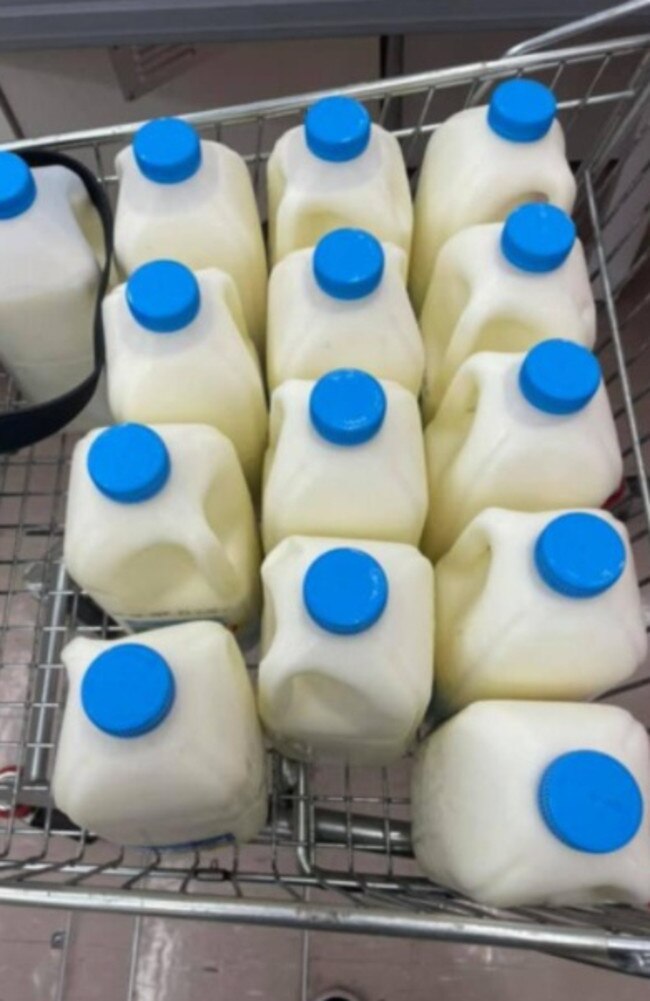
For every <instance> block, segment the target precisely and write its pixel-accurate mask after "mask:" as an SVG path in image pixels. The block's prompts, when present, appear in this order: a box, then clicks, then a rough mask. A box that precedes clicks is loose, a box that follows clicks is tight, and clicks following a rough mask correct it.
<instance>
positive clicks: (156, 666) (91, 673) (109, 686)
mask: <svg viewBox="0 0 650 1001" xmlns="http://www.w3.org/2000/svg"><path fill="white" fill-rule="evenodd" d="M175 692H176V686H175V683H174V675H173V674H172V672H171V670H170V667H169V665H168V663H167V661H166V660H165V659H164V658H163V657H161V656H160V654H159V653H157V652H156V651H155V650H152V649H151V647H148V646H144V645H143V644H142V643H122V644H120V645H119V646H114V647H112V648H110V649H108V650H104V652H103V653H100V655H99V657H96V658H95V660H94V661H93V662H92V664H91V665H90V667H89V668H88V669H87V670H86V673H85V674H84V676H83V681H82V683H81V704H82V706H83V709H84V712H85V714H86V716H87V717H88V719H89V720H90V721H91V722H92V723H94V724H95V726H96V727H98V729H100V730H103V731H104V733H108V734H110V736H111V737H141V736H142V735H143V734H145V733H149V731H150V730H154V729H155V728H156V727H157V726H158V725H159V724H160V723H162V721H163V720H164V719H165V717H166V716H167V714H168V713H169V711H170V709H171V707H172V705H173V702H174V695H175Z"/></svg>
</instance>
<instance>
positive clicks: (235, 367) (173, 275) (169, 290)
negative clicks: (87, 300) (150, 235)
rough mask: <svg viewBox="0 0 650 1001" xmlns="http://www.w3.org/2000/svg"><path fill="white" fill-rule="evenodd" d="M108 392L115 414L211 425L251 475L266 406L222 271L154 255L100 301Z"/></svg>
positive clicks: (257, 470) (257, 468)
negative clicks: (193, 267) (191, 266)
mask: <svg viewBox="0 0 650 1001" xmlns="http://www.w3.org/2000/svg"><path fill="white" fill-rule="evenodd" d="M104 330H105V333H106V365H107V376H108V393H109V401H110V405H111V410H112V412H113V417H114V418H115V420H116V421H137V422H140V423H143V424H166V423H168V424H185V423H188V424H209V425H211V426H212V427H216V428H217V430H219V431H221V432H222V433H223V434H225V435H226V437H227V438H230V440H231V442H232V443H233V445H234V446H235V449H236V451H237V455H238V457H239V461H240V462H241V464H242V468H243V470H244V474H245V476H246V478H247V480H248V482H249V484H250V485H251V486H252V487H253V489H256V488H257V486H258V484H259V479H260V474H261V465H262V455H263V452H264V446H265V444H266V431H267V412H266V400H265V397H264V387H263V385H262V377H261V374H260V369H259V362H258V359H257V354H256V351H255V348H254V347H253V344H252V342H251V340H250V338H249V337H248V334H247V333H246V328H245V326H244V325H243V322H242V316H241V304H240V302H239V296H238V294H237V289H236V287H235V284H234V282H233V280H232V278H231V277H230V275H228V274H226V273H225V272H224V271H218V270H217V269H216V268H210V269H207V270H205V271H199V272H197V273H196V274H195V273H194V272H192V271H190V270H189V268H186V267H185V265H184V264H179V263H178V262H177V261H152V262H150V263H149V264H143V265H142V266H141V267H139V268H138V269H137V270H136V271H134V272H133V274H132V275H131V277H130V278H129V280H128V282H127V283H126V285H120V286H119V287H118V288H116V289H114V290H113V292H111V294H110V295H108V296H107V297H106V299H105V300H104Z"/></svg>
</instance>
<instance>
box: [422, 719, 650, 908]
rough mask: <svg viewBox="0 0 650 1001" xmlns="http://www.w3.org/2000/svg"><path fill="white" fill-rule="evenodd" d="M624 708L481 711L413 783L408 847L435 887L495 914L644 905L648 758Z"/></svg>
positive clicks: (435, 742)
mask: <svg viewBox="0 0 650 1001" xmlns="http://www.w3.org/2000/svg"><path fill="white" fill-rule="evenodd" d="M648 750H649V748H648V735H647V733H646V731H645V728H644V727H643V726H642V725H641V724H640V723H638V722H637V721H636V720H635V719H634V718H633V717H632V716H631V715H630V714H629V713H628V712H626V711H625V710H624V709H619V708H618V707H616V706H606V705H576V704H571V703H561V702H551V703H541V702H508V701H503V702H477V703H475V704H474V705H472V706H469V707H468V708H467V709H464V710H463V712H461V713H459V715H458V716H455V717H454V718H453V719H452V720H450V721H449V722H448V723H445V724H444V726H442V727H440V728H439V729H438V730H436V731H435V732H434V734H433V735H432V736H431V737H430V738H429V739H428V740H427V742H426V743H425V744H424V745H423V747H422V748H421V750H420V751H419V753H418V756H417V759H416V767H415V769H414V773H413V788H412V812H413V843H414V849H415V855H416V858H417V860H418V862H419V864H420V866H421V867H422V869H423V870H424V871H425V873H427V875H428V876H430V878H431V879H433V880H435V882H436V883H440V884H442V885H443V886H447V887H451V888H453V889H455V890H458V891H460V892H461V893H463V894H465V895H467V896H469V897H472V898H473V899H475V900H478V901H479V902H481V903H484V904H488V905H490V906H496V907H513V906H520V905H533V904H553V905H557V906H563V905H570V904H586V905H591V904H601V903H606V902H607V903H609V902H621V903H632V904H639V905H641V906H645V905H646V904H647V902H648V898H649V896H650V754H649V753H648Z"/></svg>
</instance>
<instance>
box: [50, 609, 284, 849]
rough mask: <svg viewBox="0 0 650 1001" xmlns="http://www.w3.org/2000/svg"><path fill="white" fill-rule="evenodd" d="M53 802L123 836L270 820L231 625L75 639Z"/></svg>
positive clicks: (171, 843)
mask: <svg viewBox="0 0 650 1001" xmlns="http://www.w3.org/2000/svg"><path fill="white" fill-rule="evenodd" d="M62 658H63V663H64V665H65V668H66V672H67V678H68V698H67V703H66V706H65V711H64V714H63V724H62V727H61V735H60V739H59V744H58V751H57V756H56V763H55V766H54V775H53V780H52V791H53V794H54V800H55V803H56V805H57V806H58V808H59V809H60V810H63V811H64V813H66V814H67V815H68V816H69V817H70V818H71V819H72V820H73V821H74V822H75V823H76V824H78V825H79V826H80V827H82V828H88V829H89V830H91V831H93V832H94V833H95V834H98V835H99V836H100V837H103V838H106V839H107V840H109V841H114V842H117V843H118V844H126V845H147V846H156V847H178V848H180V847H191V846H192V845H193V844H194V843H196V842H199V843H200V842H205V841H211V842H215V841H221V842H228V841H249V840H250V839H251V838H253V837H255V835H256V834H257V833H258V832H259V830H260V828H261V827H262V825H263V824H264V821H265V819H266V812H267V791H266V776H265V761H264V748H263V744H262V736H261V733H260V727H259V724H258V721H257V715H256V711H255V700H254V697H253V692H252V688H251V684H250V681H249V679H248V675H247V673H246V667H245V665H244V661H243V659H242V655H241V653H240V652H239V649H238V647H237V644H236V643H235V640H234V638H233V636H232V635H231V633H229V632H228V630H227V629H225V628H224V627H223V626H220V625H218V624H217V623H216V622H189V623H184V624H182V625H177V626H170V627H167V628H165V629H156V630H153V631H151V632H146V633H142V634H141V635H140V636H138V639H137V642H134V641H133V640H132V639H128V638H127V639H121V640H117V641H115V642H106V641H103V640H92V639H86V638H82V637H78V638H77V639H74V640H73V641H72V642H71V643H69V644H68V646H66V647H65V649H64V651H63V654H62Z"/></svg>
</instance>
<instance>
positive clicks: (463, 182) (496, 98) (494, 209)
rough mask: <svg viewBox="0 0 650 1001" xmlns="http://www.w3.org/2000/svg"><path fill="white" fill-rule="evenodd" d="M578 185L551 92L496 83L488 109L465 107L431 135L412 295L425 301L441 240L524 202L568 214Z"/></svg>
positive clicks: (528, 83)
mask: <svg viewBox="0 0 650 1001" xmlns="http://www.w3.org/2000/svg"><path fill="white" fill-rule="evenodd" d="M575 194H576V182H575V179H574V177H573V174H572V173H571V168H570V166H569V164H568V162H567V159H566V153H565V143H564V134H563V132H562V127H561V125H560V124H559V122H558V121H557V117H556V101H555V97H554V96H553V94H552V92H551V91H550V90H549V89H548V88H547V87H545V86H544V85H543V84H541V83H538V82H537V81H535V80H525V79H524V80H507V81H505V82H503V83H501V84H499V85H498V86H497V87H496V88H495V90H494V92H493V94H492V97H491V99H490V103H489V105H487V106H481V107H476V108H466V109H465V110H464V111H460V112H458V113H457V114H456V115H452V117H451V118H449V119H447V121H446V122H444V123H443V124H442V125H441V126H440V127H439V128H437V129H436V131H435V132H434V133H433V135H432V136H431V139H430V140H429V143H428V146H427V149H426V152H425V155H424V160H423V162H422V167H421V170H420V177H419V183H418V188H417V193H416V198H415V229H414V238H413V258H412V268H411V293H412V295H413V300H414V303H415V305H416V308H417V309H418V310H419V309H420V308H421V307H422V304H423V302H424V297H425V295H426V292H427V288H428V286H429V283H430V281H431V276H432V274H433V268H434V265H435V262H436V257H437V255H438V253H439V252H440V250H441V248H442V247H443V245H444V244H445V242H446V241H447V240H448V239H449V238H450V237H451V236H453V235H454V233H458V232H459V231H460V230H462V229H466V228H467V227H468V226H474V225H476V224H477V223H486V222H495V221H497V220H499V219H505V217H506V216H507V215H508V213H509V212H511V211H512V209H514V208H515V207H516V206H518V205H521V204H523V203H524V202H531V201H535V202H550V203H551V204H554V205H558V206H559V207H560V208H562V209H564V210H565V211H566V212H571V210H572V208H573V203H574V201H575Z"/></svg>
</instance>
